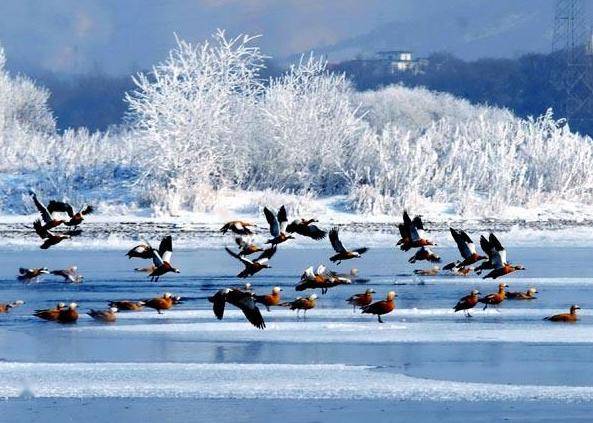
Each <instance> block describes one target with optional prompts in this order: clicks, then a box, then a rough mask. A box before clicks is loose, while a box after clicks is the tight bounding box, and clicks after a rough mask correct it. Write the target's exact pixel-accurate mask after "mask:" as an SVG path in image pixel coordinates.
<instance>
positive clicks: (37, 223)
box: [33, 219, 51, 239]
mask: <svg viewBox="0 0 593 423" xmlns="http://www.w3.org/2000/svg"><path fill="white" fill-rule="evenodd" d="M33 228H34V229H35V232H36V233H37V235H39V238H41V239H46V238H49V236H50V234H51V233H50V231H48V230H47V229H44V228H43V225H42V224H41V220H39V219H37V220H35V222H33Z"/></svg>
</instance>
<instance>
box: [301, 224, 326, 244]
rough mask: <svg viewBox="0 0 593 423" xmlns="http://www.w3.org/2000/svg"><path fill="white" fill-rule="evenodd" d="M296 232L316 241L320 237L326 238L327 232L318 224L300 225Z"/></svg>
mask: <svg viewBox="0 0 593 423" xmlns="http://www.w3.org/2000/svg"><path fill="white" fill-rule="evenodd" d="M296 233H298V234H299V235H302V236H307V237H309V238H311V239H314V240H315V241H319V240H320V239H323V238H325V236H326V235H327V232H325V231H324V230H322V229H320V228H319V226H316V225H306V226H299V227H298V228H297V231H296Z"/></svg>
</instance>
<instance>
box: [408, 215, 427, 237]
mask: <svg viewBox="0 0 593 423" xmlns="http://www.w3.org/2000/svg"><path fill="white" fill-rule="evenodd" d="M410 234H411V235H412V240H413V241H419V240H421V239H424V238H425V232H424V224H423V223H422V218H421V217H420V216H415V217H414V220H413V221H412V226H411V227H410Z"/></svg>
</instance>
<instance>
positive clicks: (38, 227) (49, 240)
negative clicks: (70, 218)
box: [33, 219, 70, 250]
mask: <svg viewBox="0 0 593 423" xmlns="http://www.w3.org/2000/svg"><path fill="white" fill-rule="evenodd" d="M33 228H34V229H35V232H36V233H37V235H38V236H39V238H41V239H42V240H43V244H41V245H40V246H39V248H41V249H42V250H47V249H48V248H49V247H51V246H52V245H56V244H59V243H60V242H62V241H63V240H65V239H70V235H66V234H58V233H53V232H52V231H50V230H49V229H46V228H45V226H43V225H42V224H41V221H40V220H39V219H38V220H36V221H35V222H33Z"/></svg>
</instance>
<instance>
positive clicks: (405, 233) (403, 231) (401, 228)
mask: <svg viewBox="0 0 593 423" xmlns="http://www.w3.org/2000/svg"><path fill="white" fill-rule="evenodd" d="M397 228H398V229H399V234H400V235H401V237H402V239H405V238H411V235H410V231H409V228H407V227H406V225H405V224H403V223H400V224H399V225H397Z"/></svg>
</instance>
